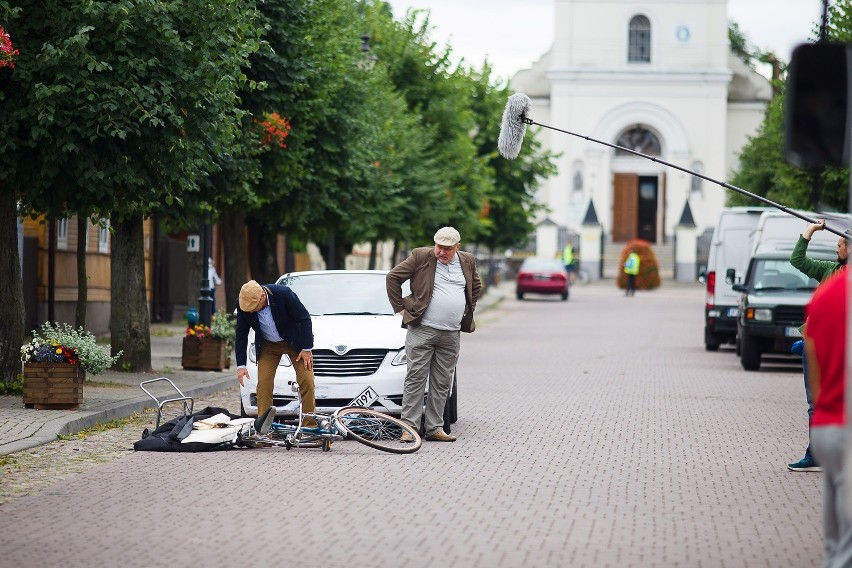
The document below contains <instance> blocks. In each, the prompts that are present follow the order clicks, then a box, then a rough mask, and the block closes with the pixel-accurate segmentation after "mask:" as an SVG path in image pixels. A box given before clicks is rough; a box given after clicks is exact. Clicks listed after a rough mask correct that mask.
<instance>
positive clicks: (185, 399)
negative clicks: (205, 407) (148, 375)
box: [139, 377, 195, 430]
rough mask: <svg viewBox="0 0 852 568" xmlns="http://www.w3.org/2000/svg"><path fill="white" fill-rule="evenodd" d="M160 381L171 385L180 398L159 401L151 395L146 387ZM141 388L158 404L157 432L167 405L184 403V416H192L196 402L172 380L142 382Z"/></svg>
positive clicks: (161, 379)
mask: <svg viewBox="0 0 852 568" xmlns="http://www.w3.org/2000/svg"><path fill="white" fill-rule="evenodd" d="M159 381H165V382H167V383H169V384H170V385H171V387H172V388H173V389H174V390H175V392H176V393H177V394H178V396H176V397H173V398H163V399H159V398H157V397H156V396H154V395H153V394H151V391H149V390H148V389H146V388H145V385H151V384H152V383H156V382H159ZM139 388H141V389H142V390H143V391H145V394H147V395H148V396H150V397H151V398H152V399H153V400H154V402H155V403H156V404H157V425H156V426H155V427H154V429H155V430H156V429H157V428H159V427H160V420H161V419H162V418H163V408H164V407H165V406H166V405H167V404H172V403H176V402H180V403H182V406H183V415H184V416H189V415H190V414H192V407H193V405H194V404H195V401H194V400H193V399H192V397H191V396H186V395H185V394H183V392H182V391H181V390H180V389H179V388H177V385H175V384H174V383H173V382H172V381H171V379H167V378H166V377H160V378H157V379H150V380H148V381H142V382H141V383H139Z"/></svg>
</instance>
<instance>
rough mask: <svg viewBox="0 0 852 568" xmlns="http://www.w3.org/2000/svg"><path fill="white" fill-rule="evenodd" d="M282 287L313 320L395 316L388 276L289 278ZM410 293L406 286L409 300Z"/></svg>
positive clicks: (331, 274)
mask: <svg viewBox="0 0 852 568" xmlns="http://www.w3.org/2000/svg"><path fill="white" fill-rule="evenodd" d="M278 284H284V285H285V286H289V287H290V288H291V289H292V290H293V291H294V292H295V293H296V295H297V296H299V300H301V301H302V303H303V304H304V305H305V308H307V310H308V312H309V313H310V314H311V315H312V316H330V315H377V316H392V315H394V313H393V309H392V308H391V305H390V301H388V295H387V287H386V286H385V273H384V272H375V273H365V272H361V273H352V272H334V271H329V272H323V273H318V274H289V275H285V276H282V277H281V278H279V279H278ZM408 290H409V289H408V282H406V283H405V285H404V286H403V294H402V295H403V296H407V295H408V294H409V291H408Z"/></svg>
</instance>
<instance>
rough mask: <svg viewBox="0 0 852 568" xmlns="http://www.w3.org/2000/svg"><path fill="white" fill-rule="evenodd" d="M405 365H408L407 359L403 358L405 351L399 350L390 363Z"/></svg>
mask: <svg viewBox="0 0 852 568" xmlns="http://www.w3.org/2000/svg"><path fill="white" fill-rule="evenodd" d="M406 363H408V359H406V357H405V349H400V350H399V352H397V354H396V357H394V358H393V361H391V365H395V366H399V365H405V364H406Z"/></svg>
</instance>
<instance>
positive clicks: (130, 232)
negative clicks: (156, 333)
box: [110, 217, 151, 373]
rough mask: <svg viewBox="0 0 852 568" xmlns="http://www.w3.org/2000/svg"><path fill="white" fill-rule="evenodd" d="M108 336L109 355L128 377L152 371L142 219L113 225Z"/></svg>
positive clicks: (135, 218) (138, 218) (114, 222)
mask: <svg viewBox="0 0 852 568" xmlns="http://www.w3.org/2000/svg"><path fill="white" fill-rule="evenodd" d="M112 228H113V234H112V255H111V256H112V258H111V261H110V279H111V285H112V298H111V307H110V333H111V335H112V337H111V342H112V354H113V355H115V354H116V353H118V351H124V354H123V355H122V356H121V359H120V360H119V362H118V365H119V366H120V368H121V370H123V371H129V372H131V373H139V372H148V371H150V370H151V326H150V323H149V318H148V304H147V302H146V299H145V252H144V251H145V249H144V240H143V239H144V238H143V230H142V217H133V218H131V219H128V220H125V221H115V220H113V221H112Z"/></svg>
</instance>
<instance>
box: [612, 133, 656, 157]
mask: <svg viewBox="0 0 852 568" xmlns="http://www.w3.org/2000/svg"><path fill="white" fill-rule="evenodd" d="M615 144H616V146H623V147H624V148H628V149H630V150H633V151H634V152H639V153H640V154H645V155H646V156H659V155H660V154H662V147H661V146H660V139H659V138H657V135H656V134H654V133H653V132H651V131H650V130H648V129H647V128H644V127H642V126H634V127H633V128H631V129H630V130H627V131H625V132H624V133H623V134H622V135H621V136H619V137H618V141H616V143H615ZM615 155H616V156H633V155H634V154H632V153H631V152H626V151H625V150H618V149H616V151H615Z"/></svg>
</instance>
